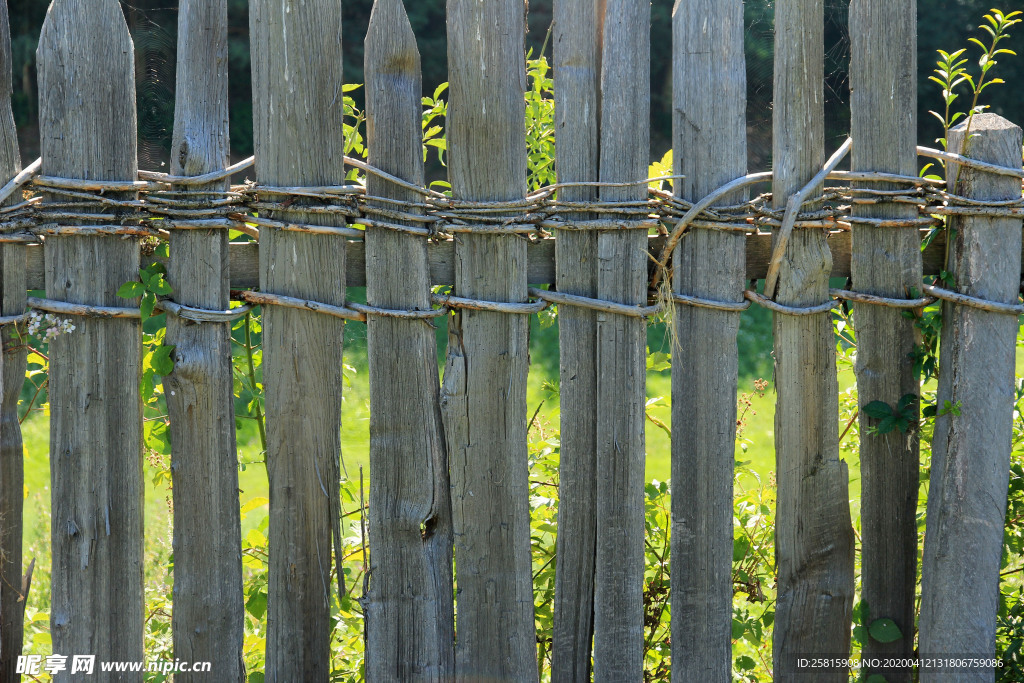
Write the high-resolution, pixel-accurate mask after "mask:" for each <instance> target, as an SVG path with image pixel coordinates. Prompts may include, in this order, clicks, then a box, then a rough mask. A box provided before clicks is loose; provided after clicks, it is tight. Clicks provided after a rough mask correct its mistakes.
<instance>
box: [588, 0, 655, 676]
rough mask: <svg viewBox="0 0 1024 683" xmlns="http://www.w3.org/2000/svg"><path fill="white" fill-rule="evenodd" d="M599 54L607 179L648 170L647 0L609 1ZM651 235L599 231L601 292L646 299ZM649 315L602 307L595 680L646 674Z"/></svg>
mask: <svg viewBox="0 0 1024 683" xmlns="http://www.w3.org/2000/svg"><path fill="white" fill-rule="evenodd" d="M605 16H606V18H607V20H606V21H605V22H604V43H603V46H602V50H603V54H602V58H601V164H600V177H601V180H602V181H603V182H619V183H628V182H634V181H637V180H643V179H645V178H646V177H647V166H648V157H649V155H650V149H649V147H650V142H649V138H650V55H651V50H650V47H651V39H650V23H651V6H650V3H649V2H647V1H646V0H608V4H607V8H606V14H605ZM646 196H647V186H646V184H644V183H641V184H639V185H631V186H628V187H622V188H617V187H602V188H601V191H600V197H601V199H602V200H606V201H607V200H617V201H635V200H638V199H644V198H645V197H646ZM646 250H647V237H646V235H645V234H644V233H643V232H642V231H640V230H618V231H612V232H602V233H600V234H599V235H598V238H597V295H598V298H601V299H606V300H609V301H615V302H617V303H622V304H633V305H638V304H645V303H646V302H647V261H648V257H647V251H646ZM646 352H647V324H646V321H644V320H643V319H642V318H630V317H626V316H621V315H614V314H608V313H599V314H598V315H597V562H596V567H597V568H596V572H595V577H594V680H595V681H627V680H639V679H640V678H641V677H642V676H643V627H644V606H643V589H644V580H643V579H644V458H645V453H644V417H645V416H644V405H645V402H646V395H645V391H646V385H647V364H646V363H647V354H646Z"/></svg>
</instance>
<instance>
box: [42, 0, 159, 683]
mask: <svg viewBox="0 0 1024 683" xmlns="http://www.w3.org/2000/svg"><path fill="white" fill-rule="evenodd" d="M133 52H134V49H133V46H132V40H131V37H130V36H129V34H128V27H127V25H126V24H125V21H124V15H123V14H122V13H121V7H120V5H119V4H118V3H117V2H115V0H98V1H97V0H54V2H53V4H51V5H50V9H49V11H48V13H47V15H46V20H45V22H44V24H43V29H42V35H41V36H40V39H39V50H38V65H39V128H40V141H41V156H42V159H43V166H42V172H43V173H45V174H47V175H53V176H61V177H65V178H83V179H90V180H133V179H134V178H135V173H136V169H137V160H136V137H135V136H136V126H135V78H134V63H133ZM45 254H46V294H47V296H48V297H49V298H51V299H57V300H60V301H69V302H74V303H81V304H92V305H98V306H124V305H125V300H124V299H122V298H120V297H118V296H117V294H116V292H117V290H118V288H119V287H120V286H121V285H122V284H124V283H125V282H128V281H129V280H135V279H137V278H138V276H139V273H138V268H139V250H138V243H137V242H136V241H135V240H130V239H129V240H125V239H121V238H118V237H76V236H66V237H51V238H49V239H48V240H47V241H46V246H45ZM73 322H74V324H75V326H76V327H77V329H76V330H75V331H74V332H73V333H70V334H63V335H60V336H59V337H57V338H56V339H54V340H53V341H52V342H51V343H50V384H49V393H50V411H51V413H50V470H51V472H50V481H51V494H52V501H53V502H52V515H53V519H52V530H51V536H52V543H53V574H52V582H53V583H52V588H51V608H50V609H51V611H50V633H51V636H52V638H53V651H54V652H58V653H61V654H64V653H68V654H74V653H81V654H86V653H88V654H95V655H96V658H97V660H101V661H102V660H141V659H142V627H143V621H142V619H143V592H142V569H143V568H142V560H143V557H142V530H143V526H142V515H143V501H142V495H143V486H142V403H141V401H140V396H139V381H140V361H141V358H140V354H141V348H142V344H141V330H140V325H139V321H138V320H131V319H114V320H99V319H94V318H75V319H74V320H73ZM115 606H116V607H115ZM56 680H60V681H68V680H70V675H69V673H68V672H67V671H65V672H63V673H60V674H57V676H56ZM112 680H124V681H141V680H142V675H141V674H139V673H126V674H123V675H121V676H118V677H115V678H112Z"/></svg>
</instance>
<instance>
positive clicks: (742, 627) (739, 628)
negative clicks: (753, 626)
mask: <svg viewBox="0 0 1024 683" xmlns="http://www.w3.org/2000/svg"><path fill="white" fill-rule="evenodd" d="M746 630H747V625H746V624H744V623H743V622H742V621H740V620H739V619H733V620H732V637H733V640H739V639H740V638H742V637H743V634H744V632H746Z"/></svg>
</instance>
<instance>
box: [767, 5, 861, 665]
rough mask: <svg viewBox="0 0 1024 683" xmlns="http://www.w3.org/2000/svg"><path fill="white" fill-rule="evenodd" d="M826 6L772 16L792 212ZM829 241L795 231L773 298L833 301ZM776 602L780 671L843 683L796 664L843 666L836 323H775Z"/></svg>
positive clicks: (849, 543) (846, 604)
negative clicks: (839, 662) (827, 661)
mask: <svg viewBox="0 0 1024 683" xmlns="http://www.w3.org/2000/svg"><path fill="white" fill-rule="evenodd" d="M823 73H824V20H823V6H822V0H779V2H778V4H777V5H776V10H775V104H774V120H773V123H774V133H773V159H774V169H773V172H774V178H773V192H774V202H775V208H776V209H782V208H785V206H786V201H787V199H788V197H789V196H790V195H792V194H794V193H796V192H798V191H799V190H800V189H801V188H802V187H803V186H804V185H805V184H806V183H807V182H809V181H810V180H811V178H813V177H814V175H815V174H816V173H817V172H818V171H819V170H820V169H821V167H822V166H823V164H824V161H825V159H824V156H825V149H824V117H823V114H824V111H823V103H824V93H823V87H824V86H823ZM831 269H832V258H831V255H830V253H829V249H828V245H827V242H826V237H825V234H824V233H823V232H819V231H814V230H798V231H795V232H794V234H793V236H792V238H791V239H790V241H789V247H788V249H787V250H786V255H785V257H784V259H783V262H782V268H781V270H780V271H779V286H778V292H777V296H776V300H777V301H778V302H779V303H781V304H786V305H795V306H803V305H814V304H820V303H822V302H824V301H826V300H827V299H828V276H829V272H830V271H831ZM774 338H775V386H776V391H777V394H778V395H777V399H776V409H775V450H776V471H777V472H778V513H777V517H776V527H775V544H776V546H775V547H776V556H777V558H778V604H777V606H776V612H775V641H774V663H773V666H774V671H775V677H776V678H777V679H781V680H787V681H788V680H794V679H795V678H800V679H806V680H815V681H836V683H839V681H843V682H845V681H846V680H847V678H848V675H847V672H846V671H836V672H821V671H815V672H813V673H802V674H796V673H795V671H794V668H795V664H796V662H795V658H796V657H797V656H798V655H801V656H802V655H814V654H817V655H828V656H836V657H842V656H846V653H848V652H849V648H850V620H851V616H852V610H853V552H854V536H853V527H852V524H851V521H850V505H849V475H848V472H847V467H846V463H845V462H844V461H842V460H840V459H839V433H838V422H837V420H836V415H837V414H838V411H839V405H838V404H839V399H838V383H837V379H836V360H835V346H834V344H835V341H834V339H833V332H832V316H831V314H830V313H824V314H819V315H813V316H801V317H796V316H785V315H779V314H776V315H775V320H774Z"/></svg>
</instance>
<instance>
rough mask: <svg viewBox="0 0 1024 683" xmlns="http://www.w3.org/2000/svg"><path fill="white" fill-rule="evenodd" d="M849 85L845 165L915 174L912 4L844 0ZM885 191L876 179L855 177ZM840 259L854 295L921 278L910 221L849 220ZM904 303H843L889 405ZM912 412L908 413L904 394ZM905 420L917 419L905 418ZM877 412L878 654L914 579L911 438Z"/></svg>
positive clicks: (910, 344)
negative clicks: (906, 224)
mask: <svg viewBox="0 0 1024 683" xmlns="http://www.w3.org/2000/svg"><path fill="white" fill-rule="evenodd" d="M850 37H851V40H852V43H853V44H852V56H851V60H850V94H851V106H850V110H851V113H852V125H853V141H854V144H853V152H852V155H851V156H852V158H851V167H852V169H853V170H854V171H883V172H888V173H897V174H902V175H909V176H913V175H916V174H917V151H916V144H917V143H916V140H917V2H916V0H853V2H851V3H850ZM864 187H872V188H876V189H895V188H894V186H893V185H891V184H889V185H886V184H885V183H871V184H865V185H864ZM853 213H854V216H855V217H856V216H867V217H870V218H916V217H917V208H916V207H914V206H911V205H908V204H896V203H889V202H887V203H880V204H872V205H870V206H865V205H858V204H855V205H854V207H853ZM852 223H853V235H852V253H851V257H850V268H851V274H852V279H853V287H854V289H856V290H857V291H858V292H864V293H867V294H876V295H879V296H887V297H892V298H897V299H900V298H910V297H911V295H912V292H913V290H914V289H915V288H916V289H920V287H921V270H922V267H921V239H920V235H919V234H918V231H917V228H916V227H915V228H885V227H878V226H874V225H865V224H863V223H860V224H858V223H857V221H856V218H854V219H853V221H852ZM903 313H904V312H903V311H902V310H900V309H896V308H887V307H884V306H873V305H868V304H854V323H855V327H856V332H857V367H856V370H857V395H858V398H859V402H860V405H861V406H862V407H863V406H865V405H867V404H869V403H871V402H872V401H883V402H885V403H887V404H889V405H892V406H895V405H897V404H898V403H899V402H900V400H901V399H902V398H903V397H904V396H908V395H909V396H914V397H917V396H918V395H919V393H920V390H919V386H918V377H917V373H915V372H914V362H913V359H912V357H911V354H912V352H913V350H914V345H915V343H916V340H915V330H914V323H913V320H908V319H907V318H905V317H904V315H903ZM911 410H913V411H915V414H916V413H917V411H919V406H918V405H917V402H916V401H915V402H914V404H913V406H912V407H911ZM915 422H916V420H915ZM877 424H878V421H877V420H876V419H874V418H872V417H869V416H868V415H867V414H866V413H865V412H864V411H863V410H861V412H860V426H861V430H860V433H861V443H860V474H861V537H862V542H863V550H862V553H861V584H862V586H863V601H864V605H865V607H866V610H865V611H864V614H865V615H866V621H867V623H869V624H870V623H872V622H873V621H875V620H877V619H882V618H888V619H892V620H893V621H894V622H895V623H896V625H897V626H898V627H899V629H900V633H901V634H902V636H901V637H900V638H898V639H896V640H893V641H892V642H888V643H882V642H879V641H877V640H875V639H874V638H871V637H869V638H868V641H867V642H866V643H864V656H865V657H866V658H868V659H871V660H879V661H885V660H886V659H890V660H894V659H895V660H899V659H910V658H913V654H914V616H915V602H914V601H915V593H916V587H917V586H916V584H917V489H918V477H919V474H918V445H919V435H918V433H917V432H916V431H914V432H911V433H909V434H905V433H903V432H900V431H898V430H894V431H892V432H889V433H888V434H872V433H870V431H869V428H870V427H872V426H875V425H877ZM871 672H872V673H879V674H883V675H884V676H885V677H886V679H887V680H889V681H891V682H892V683H896V681H910V679H911V676H912V674H913V669H912V668H911V667H906V668H902V669H901V668H897V667H884V668H878V669H871Z"/></svg>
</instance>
